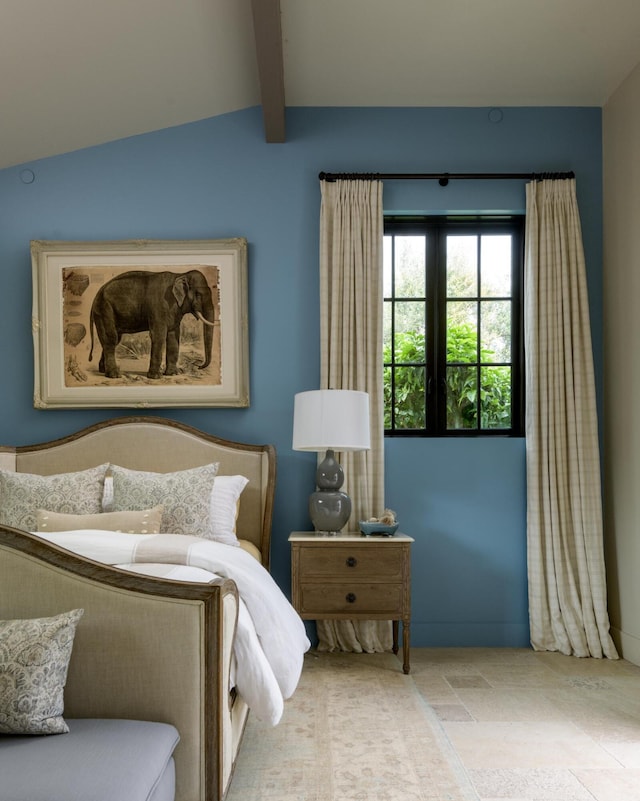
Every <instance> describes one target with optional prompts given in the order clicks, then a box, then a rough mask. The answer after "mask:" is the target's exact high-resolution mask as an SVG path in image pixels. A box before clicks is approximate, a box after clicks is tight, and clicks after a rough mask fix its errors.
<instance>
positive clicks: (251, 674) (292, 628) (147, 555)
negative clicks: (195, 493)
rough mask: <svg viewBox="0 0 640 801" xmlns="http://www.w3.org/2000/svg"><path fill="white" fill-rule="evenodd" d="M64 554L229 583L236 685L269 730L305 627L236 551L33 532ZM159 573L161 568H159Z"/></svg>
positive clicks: (162, 538) (169, 540) (163, 538)
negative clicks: (234, 598) (235, 599)
mask: <svg viewBox="0 0 640 801" xmlns="http://www.w3.org/2000/svg"><path fill="white" fill-rule="evenodd" d="M34 533H35V535H36V536H37V537H41V538H42V539H45V540H48V541H49V542H53V543H55V544H56V545H59V546H61V547H62V548H66V549H67V550H69V551H74V552H75V553H78V554H80V555H81V556H85V557H87V558H89V559H93V560H95V561H97V562H103V563H105V564H109V565H115V566H117V567H122V568H124V569H127V570H134V571H136V572H140V573H148V574H151V575H162V576H164V577H165V578H173V579H178V580H182V581H205V582H206V581H210V580H211V579H212V578H214V577H221V578H230V579H233V581H235V583H236V585H237V587H238V591H239V594H240V605H239V610H238V628H237V634H236V638H235V642H234V656H235V663H236V664H235V685H236V689H237V690H238V692H239V693H240V695H241V696H242V697H243V698H244V700H245V701H246V703H247V704H248V705H249V708H250V709H251V710H252V711H253V712H254V713H255V714H256V716H257V717H259V718H260V719H261V720H263V721H265V722H267V723H270V724H271V725H273V726H275V725H276V723H278V721H279V720H280V718H281V716H282V712H283V710H284V701H285V700H286V699H287V698H290V697H291V695H293V692H294V691H295V689H296V686H297V684H298V681H299V679H300V673H301V671H302V664H303V655H304V653H305V652H306V651H307V650H308V648H309V646H310V643H309V640H308V639H307V635H306V632H305V628H304V624H303V622H302V620H301V619H300V617H299V616H298V614H297V612H296V611H295V609H294V608H293V607H292V606H291V604H290V603H289V601H288V600H287V598H286V597H285V595H284V594H283V593H282V591H281V590H280V588H279V587H278V585H277V584H276V583H275V581H274V580H273V578H272V577H271V575H270V574H269V573H268V572H267V571H266V570H265V569H264V568H263V567H262V565H260V564H259V563H258V562H257V561H256V559H255V558H254V557H253V556H251V555H250V554H248V553H247V552H246V551H244V550H242V548H237V547H234V546H231V545H223V544H222V543H219V542H214V541H213V540H205V539H201V538H200V537H189V536H184V535H175V534H121V533H119V532H117V533H116V532H112V531H96V530H93V529H92V530H81V531H63V532H55V533H54V532H50V533H49V532H34ZM160 565H163V566H168V567H159V566H160Z"/></svg>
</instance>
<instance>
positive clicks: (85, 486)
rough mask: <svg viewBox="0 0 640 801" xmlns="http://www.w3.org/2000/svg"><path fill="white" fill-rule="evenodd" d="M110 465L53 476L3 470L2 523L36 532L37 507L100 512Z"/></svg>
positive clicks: (0, 486)
mask: <svg viewBox="0 0 640 801" xmlns="http://www.w3.org/2000/svg"><path fill="white" fill-rule="evenodd" d="M108 467H109V465H108V464H101V465H99V466H98V467H91V468H89V469H88V470H80V471H79V472H77V473H59V474H56V475H52V476H39V475H35V474H33V473H14V472H12V471H11V470H0V523H2V524H4V525H5V526H13V527H14V528H21V529H24V530H25V531H35V530H36V511H37V510H38V509H50V510H51V511H52V512H65V513H66V514H76V515H77V514H80V515H83V514H97V513H98V512H101V511H102V495H103V491H104V477H105V473H106V472H107V468H108Z"/></svg>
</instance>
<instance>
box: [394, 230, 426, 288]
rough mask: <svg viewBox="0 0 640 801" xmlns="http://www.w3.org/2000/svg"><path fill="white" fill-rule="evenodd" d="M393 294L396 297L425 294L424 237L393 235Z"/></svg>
mask: <svg viewBox="0 0 640 801" xmlns="http://www.w3.org/2000/svg"><path fill="white" fill-rule="evenodd" d="M395 249H396V252H395V269H396V271H395V295H396V297H397V298H423V297H424V296H425V286H426V284H425V271H424V259H425V237H424V236H396V237H395Z"/></svg>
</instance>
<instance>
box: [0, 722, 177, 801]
mask: <svg viewBox="0 0 640 801" xmlns="http://www.w3.org/2000/svg"><path fill="white" fill-rule="evenodd" d="M67 724H68V726H69V733H68V734H57V735H50V736H45V737H42V736H29V735H22V736H20V735H16V736H14V735H2V736H0V776H1V777H2V780H1V781H0V801H114V799H127V801H166V799H173V796H174V792H175V774H174V764H173V759H172V754H173V750H174V748H175V747H176V745H177V744H178V741H179V739H180V738H179V735H178V732H177V730H176V729H175V727H173V726H171V725H169V724H167V723H150V722H146V721H139V720H106V719H89V718H87V719H67Z"/></svg>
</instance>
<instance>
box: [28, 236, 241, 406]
mask: <svg viewBox="0 0 640 801" xmlns="http://www.w3.org/2000/svg"><path fill="white" fill-rule="evenodd" d="M31 262H32V270H33V337H34V348H35V379H34V406H35V407H36V408H40V409H48V408H54V407H55V408H81V407H85V408H109V407H110V408H120V407H134V408H146V407H192V406H248V405H249V350H248V298H247V242H246V240H245V239H243V238H237V239H209V240H194V241H178V240H131V241H119V242H62V241H43V240H33V241H32V242H31Z"/></svg>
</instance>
